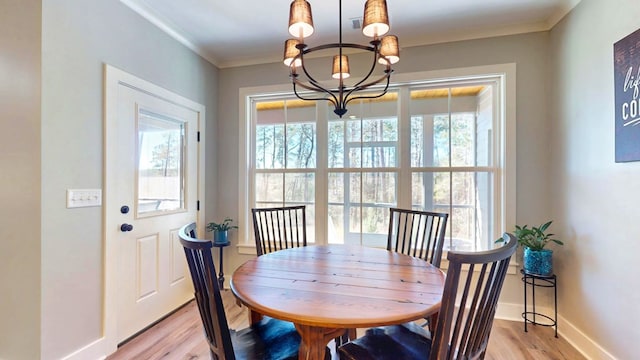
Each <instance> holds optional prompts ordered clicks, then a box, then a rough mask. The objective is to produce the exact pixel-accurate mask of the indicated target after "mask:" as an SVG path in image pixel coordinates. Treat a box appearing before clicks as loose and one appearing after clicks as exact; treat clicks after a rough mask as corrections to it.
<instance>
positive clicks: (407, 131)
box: [396, 86, 412, 209]
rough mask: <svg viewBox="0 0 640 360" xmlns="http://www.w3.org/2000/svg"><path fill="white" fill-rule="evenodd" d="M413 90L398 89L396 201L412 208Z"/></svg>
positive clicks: (403, 206) (405, 87)
mask: <svg viewBox="0 0 640 360" xmlns="http://www.w3.org/2000/svg"><path fill="white" fill-rule="evenodd" d="M410 103H411V92H410V89H409V87H408V86H403V87H401V88H400V89H399V90H398V145H397V146H398V148H397V149H398V150H397V151H398V153H399V157H400V159H399V160H400V161H399V165H400V168H399V171H398V184H397V185H396V201H397V203H398V207H400V208H405V209H411V207H412V201H411V188H412V187H411V109H410Z"/></svg>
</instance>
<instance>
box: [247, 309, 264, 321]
mask: <svg viewBox="0 0 640 360" xmlns="http://www.w3.org/2000/svg"><path fill="white" fill-rule="evenodd" d="M262 318H264V315H262V314H260V313H258V312H255V311H253V310H251V309H249V325H254V324H257V323H259V322H260V321H262Z"/></svg>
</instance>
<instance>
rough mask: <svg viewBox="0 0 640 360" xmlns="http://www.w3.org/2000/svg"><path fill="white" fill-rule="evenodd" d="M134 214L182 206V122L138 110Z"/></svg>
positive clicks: (181, 207)
mask: <svg viewBox="0 0 640 360" xmlns="http://www.w3.org/2000/svg"><path fill="white" fill-rule="evenodd" d="M137 125H138V149H137V150H138V179H137V182H138V191H137V198H138V200H137V206H136V209H137V214H138V215H141V214H146V215H149V214H153V213H157V212H166V211H175V210H178V209H184V187H183V184H184V168H183V162H184V143H183V141H184V123H183V122H181V121H179V120H175V119H171V118H168V117H166V116H163V115H160V114H154V113H151V112H149V111H145V110H140V112H139V114H138V124H137Z"/></svg>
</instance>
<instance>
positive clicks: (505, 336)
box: [107, 290, 585, 360]
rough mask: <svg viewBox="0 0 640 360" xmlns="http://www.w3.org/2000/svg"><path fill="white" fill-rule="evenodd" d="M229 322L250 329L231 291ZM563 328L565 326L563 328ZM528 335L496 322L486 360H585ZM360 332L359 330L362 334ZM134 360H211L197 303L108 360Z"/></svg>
mask: <svg viewBox="0 0 640 360" xmlns="http://www.w3.org/2000/svg"><path fill="white" fill-rule="evenodd" d="M223 301H224V304H225V309H226V312H227V321H228V322H229V326H230V328H232V329H242V328H244V327H246V326H247V325H248V315H247V311H246V309H245V308H244V307H239V306H237V305H236V302H235V298H234V297H233V294H232V293H231V292H230V291H229V290H225V291H223ZM560 325H562V324H560ZM528 330H529V332H527V333H525V332H524V329H523V324H522V322H514V321H505V320H495V322H494V325H493V330H492V331H491V338H490V340H489V346H488V350H487V356H486V357H485V359H486V360H519V359H526V360H531V359H534V360H543V359H544V360H547V359H549V360H582V359H585V357H584V356H582V355H581V354H580V353H579V352H578V351H577V350H576V349H574V348H573V347H571V345H569V344H568V343H567V342H566V341H565V340H564V339H562V338H561V337H559V338H557V339H556V338H555V337H554V336H553V335H554V333H553V329H552V328H549V327H543V326H529V327H528ZM359 331H360V330H359ZM132 359H136V360H137V359H141V360H142V359H144V360H149V359H165V360H173V359H176V360H184V359H190V360H195V359H209V347H208V345H207V342H206V340H205V337H204V333H203V330H202V323H201V321H200V315H199V314H198V308H197V306H196V304H195V302H194V301H192V302H190V303H188V304H187V305H185V306H183V307H182V308H180V309H179V310H178V311H176V312H174V313H173V314H171V315H170V316H168V317H167V318H165V319H164V320H162V321H160V322H158V323H157V324H156V325H154V326H152V327H150V328H149V329H148V330H146V331H144V332H143V333H141V334H140V335H138V336H136V337H135V338H133V339H131V340H130V341H128V342H126V343H125V344H124V345H122V346H120V348H119V349H118V351H116V352H115V353H114V354H112V355H110V356H109V357H107V360H132Z"/></svg>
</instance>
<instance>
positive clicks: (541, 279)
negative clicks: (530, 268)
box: [520, 269, 558, 337]
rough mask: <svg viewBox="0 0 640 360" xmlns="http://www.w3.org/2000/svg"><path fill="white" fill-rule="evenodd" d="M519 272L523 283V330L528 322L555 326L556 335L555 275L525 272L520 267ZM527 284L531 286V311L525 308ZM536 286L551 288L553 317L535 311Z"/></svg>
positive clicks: (556, 294)
mask: <svg viewBox="0 0 640 360" xmlns="http://www.w3.org/2000/svg"><path fill="white" fill-rule="evenodd" d="M520 273H521V274H522V282H523V283H524V312H523V313H522V318H523V319H524V331H525V332H527V324H528V323H531V324H534V325H541V326H551V327H554V328H555V336H556V337H558V290H557V286H556V284H557V278H556V275H555V274H551V275H548V276H544V275H536V274H529V273H527V272H525V271H524V269H521V270H520ZM536 281H537V282H536ZM529 286H530V287H531V300H532V305H533V306H532V311H528V310H527V309H528V308H527V288H528V287H529ZM536 287H543V288H553V312H554V314H553V318H552V317H551V316H549V315H545V314H542V313H540V312H537V311H536ZM536 317H537V318H536ZM541 318H542V319H541Z"/></svg>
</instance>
